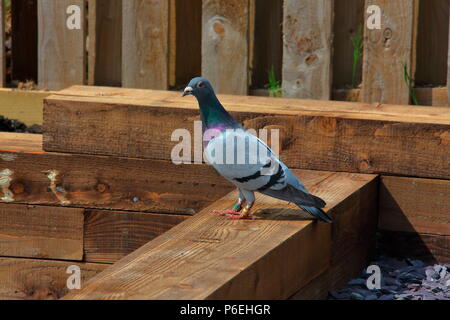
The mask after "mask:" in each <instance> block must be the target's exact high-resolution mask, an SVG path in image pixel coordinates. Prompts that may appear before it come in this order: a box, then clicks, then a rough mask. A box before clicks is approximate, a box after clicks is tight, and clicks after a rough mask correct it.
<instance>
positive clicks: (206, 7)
mask: <svg viewBox="0 0 450 320" xmlns="http://www.w3.org/2000/svg"><path fill="white" fill-rule="evenodd" d="M248 15H249V1H248V0H244V1H242V0H230V1H221V0H203V15H202V21H203V23H202V26H203V31H202V75H203V76H204V77H206V78H208V79H209V80H210V81H211V83H212V85H213V86H214V88H215V90H216V91H217V92H220V93H230V94H247V91H248V29H249V17H248Z"/></svg>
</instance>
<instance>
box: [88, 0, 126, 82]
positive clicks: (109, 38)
mask: <svg viewBox="0 0 450 320" xmlns="http://www.w3.org/2000/svg"><path fill="white" fill-rule="evenodd" d="M88 52H89V68H88V70H89V76H88V78H89V84H90V85H104V86H117V87H120V86H121V84H122V1H121V0H112V1H111V0H90V1H89V48H88Z"/></svg>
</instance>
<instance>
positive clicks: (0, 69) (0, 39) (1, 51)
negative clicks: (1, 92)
mask: <svg viewBox="0 0 450 320" xmlns="http://www.w3.org/2000/svg"><path fill="white" fill-rule="evenodd" d="M0 43H2V44H3V45H2V46H0V88H3V87H5V86H6V52H5V46H4V43H5V5H4V2H3V1H0Z"/></svg>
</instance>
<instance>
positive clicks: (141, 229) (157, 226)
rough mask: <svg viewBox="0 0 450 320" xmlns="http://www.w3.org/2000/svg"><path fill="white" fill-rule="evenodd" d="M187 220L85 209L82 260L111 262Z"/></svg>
mask: <svg viewBox="0 0 450 320" xmlns="http://www.w3.org/2000/svg"><path fill="white" fill-rule="evenodd" d="M188 217H189V216H182V215H168V214H164V215H162V214H152V213H141V212H127V211H110V210H93V209H87V210H86V213H85V227H84V261H86V262H100V263H114V262H116V261H117V260H119V259H121V258H123V257H124V256H126V255H128V254H130V253H131V252H133V251H134V250H136V249H138V248H139V247H141V246H143V245H144V244H146V243H147V242H149V241H150V240H153V239H154V238H156V237H157V236H159V235H161V234H163V233H164V232H166V231H167V230H169V229H171V228H172V227H174V226H175V225H177V224H178V223H180V222H182V221H184V220H186V219H187V218H188Z"/></svg>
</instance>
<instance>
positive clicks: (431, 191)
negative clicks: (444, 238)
mask: <svg viewBox="0 0 450 320" xmlns="http://www.w3.org/2000/svg"><path fill="white" fill-rule="evenodd" d="M379 210H380V221H379V227H380V229H383V230H392V231H405V232H419V233H429V234H440V235H450V213H449V211H450V180H437V179H419V178H402V177H389V176H383V177H381V184H380V204H379Z"/></svg>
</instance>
